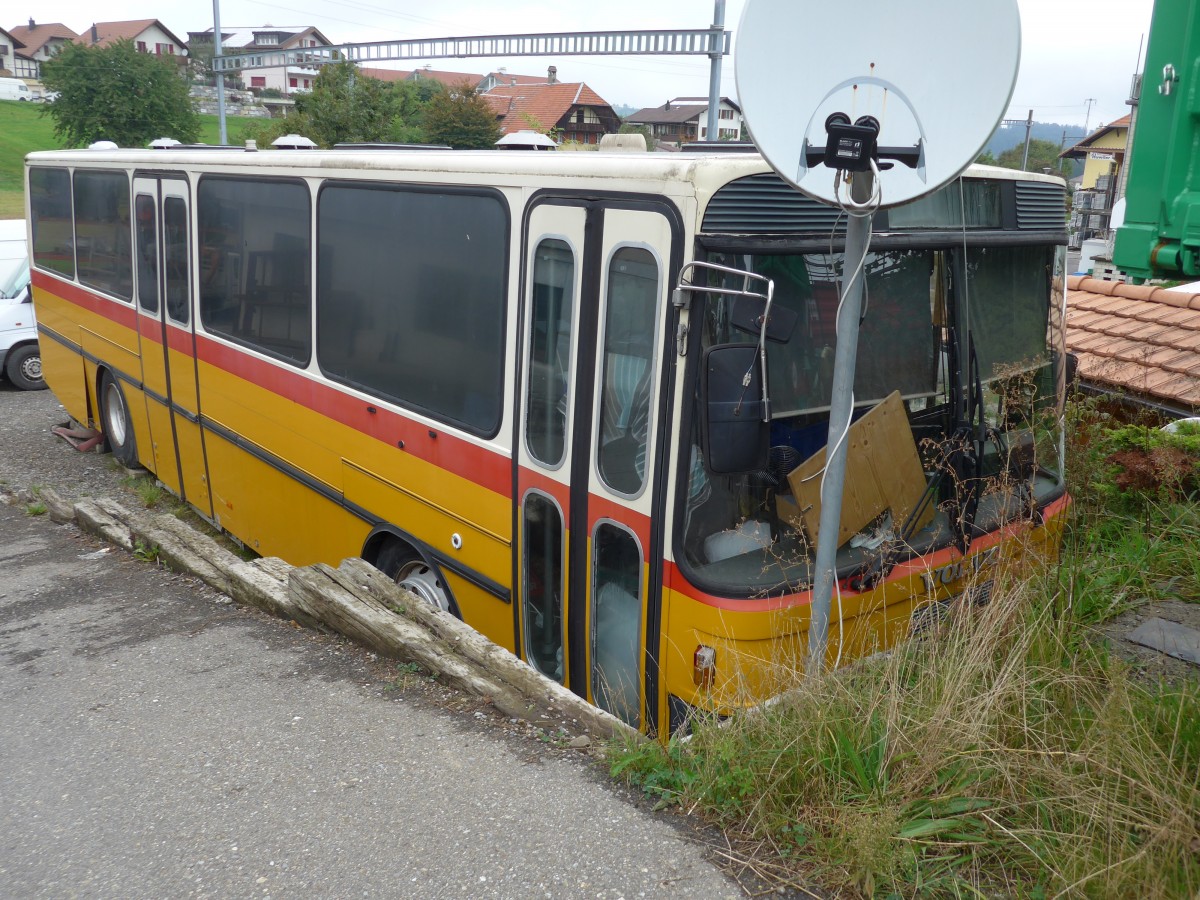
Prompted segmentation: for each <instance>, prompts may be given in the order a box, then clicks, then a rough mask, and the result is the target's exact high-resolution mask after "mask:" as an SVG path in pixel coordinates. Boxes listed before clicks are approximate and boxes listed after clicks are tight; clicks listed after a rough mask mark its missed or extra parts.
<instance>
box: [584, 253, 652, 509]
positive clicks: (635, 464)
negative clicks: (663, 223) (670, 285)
mask: <svg viewBox="0 0 1200 900" xmlns="http://www.w3.org/2000/svg"><path fill="white" fill-rule="evenodd" d="M657 297H658V264H657V262H656V261H655V259H654V256H653V254H651V253H650V251H649V250H645V249H643V248H641V247H622V248H621V249H620V250H618V251H617V252H616V253H615V254H613V258H612V261H611V262H610V263H609V275H608V308H607V311H606V313H605V321H604V353H603V357H602V359H603V366H604V371H603V375H602V378H601V385H602V386H603V388H602V392H601V396H600V434H599V446H598V447H597V463H598V465H599V469H600V477H601V478H603V479H604V482H605V484H607V485H608V486H609V487H610V488H612V489H613V490H614V491H617V492H619V493H623V494H630V495H632V494H637V493H638V492H639V491H641V489H642V485H643V484H644V483H645V478H646V444H647V441H648V440H649V436H650V401H651V389H652V386H653V382H654V366H653V365H652V362H653V358H654V334H655V327H654V326H655V321H654V312H655V308H656V306H657V303H656V300H657Z"/></svg>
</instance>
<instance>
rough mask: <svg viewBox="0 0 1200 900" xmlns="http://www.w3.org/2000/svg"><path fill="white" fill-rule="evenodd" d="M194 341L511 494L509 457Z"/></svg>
mask: <svg viewBox="0 0 1200 900" xmlns="http://www.w3.org/2000/svg"><path fill="white" fill-rule="evenodd" d="M196 342H197V353H198V356H199V358H200V359H201V360H202V361H204V362H206V363H209V364H211V365H214V366H216V367H217V368H219V369H223V370H224V371H226V372H229V373H230V374H231V375H234V376H236V377H238V378H241V379H243V380H244V381H248V382H251V383H252V384H255V385H258V386H259V387H261V388H264V389H266V390H268V391H270V392H271V393H273V394H276V395H278V396H280V397H282V398H284V399H286V400H291V401H292V402H294V403H297V404H299V405H300V406H303V407H305V408H306V409H311V410H313V411H314V412H316V413H318V414H320V415H322V416H325V417H326V418H328V419H332V420H333V421H335V422H339V423H341V424H343V425H345V426H347V427H349V428H353V429H354V430H356V431H359V432H361V433H362V434H365V435H367V436H368V437H372V438H375V439H376V440H379V441H382V442H383V443H386V444H389V445H390V446H392V447H396V446H397V445H398V444H399V442H401V441H403V443H404V452H405V453H409V454H412V455H413V456H415V457H417V459H420V460H423V461H425V462H428V463H431V464H432V465H435V466H437V467H438V468H441V469H445V470H446V471H448V472H453V473H454V474H456V475H458V476H460V477H462V478H465V479H467V480H468V481H471V482H473V483H475V484H478V485H480V486H481V487H484V488H487V489H488V490H490V491H494V492H495V493H497V494H500V495H501V496H503V497H505V498H508V499H511V498H512V470H511V462H510V460H509V458H508V456H506V455H504V454H501V453H496V452H494V451H491V450H487V449H486V448H484V447H479V446H477V445H475V444H472V443H470V442H469V441H465V440H463V439H462V438H459V437H456V436H454V435H453V434H451V433H449V431H448V430H447V429H448V426H442V425H427V424H425V423H422V422H417V421H414V420H412V419H409V418H408V417H406V416H403V415H400V414H398V413H395V412H392V411H391V410H389V409H386V408H384V407H383V406H382V405H381V404H380V402H379V401H373V400H361V399H359V398H357V397H352V396H350V395H349V394H344V393H342V392H341V391H340V390H338V389H337V388H335V387H332V386H330V385H326V384H322V383H320V382H318V381H315V380H313V379H312V378H309V377H306V376H305V375H303V374H302V373H301V372H299V371H293V370H290V369H287V368H285V367H284V366H280V365H277V364H274V363H269V362H267V361H265V360H261V359H258V358H257V357H254V356H251V355H250V354H249V353H246V352H245V351H242V350H237V349H234V348H233V347H230V346H227V345H225V344H223V343H220V342H219V341H215V340H213V339H212V338H209V337H206V336H204V335H200V334H198V335H196ZM201 400H202V401H203V398H201ZM370 409H374V410H375V412H373V413H372V412H369V410H370Z"/></svg>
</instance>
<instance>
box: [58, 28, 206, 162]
mask: <svg viewBox="0 0 1200 900" xmlns="http://www.w3.org/2000/svg"><path fill="white" fill-rule="evenodd" d="M42 84H44V85H45V86H46V89H47V90H48V91H57V92H58V99H56V100H55V101H54V102H53V103H51V104H48V105H47V106H46V107H45V114H47V115H49V116H51V117H52V118H53V119H54V134H55V136H56V137H57V138H58V139H59V141H61V142H62V144H63V145H64V146H66V147H85V146H87V145H88V144H91V143H93V142H94V141H100V140H108V141H114V142H115V143H117V144H118V145H119V146H122V147H142V146H145V145H146V144H148V143H150V141H152V140H154V139H155V138H160V137H169V138H174V139H175V140H177V141H182V142H183V143H185V144H186V143H192V142H194V141H195V140H196V139H197V138H198V137H199V134H200V121H199V119H198V117H197V116H196V110H195V108H194V107H193V106H192V99H191V97H189V96H188V85H187V81H186V80H185V79H184V77H183V75H182V73H181V72H180V68H179V66H178V65H177V61H176V59H175V57H168V56H155V55H152V54H149V53H139V52H138V51H137V50H136V49H135V48H134V46H133V42H132V41H127V40H122V41H117V42H116V43H114V44H110V45H108V46H107V47H86V46H84V45H83V44H65V45H64V46H63V48H62V50H60V51H59V52H58V54H56V55H55V56H54V57H53V58H51V59H48V60H46V61H45V62H44V63H42Z"/></svg>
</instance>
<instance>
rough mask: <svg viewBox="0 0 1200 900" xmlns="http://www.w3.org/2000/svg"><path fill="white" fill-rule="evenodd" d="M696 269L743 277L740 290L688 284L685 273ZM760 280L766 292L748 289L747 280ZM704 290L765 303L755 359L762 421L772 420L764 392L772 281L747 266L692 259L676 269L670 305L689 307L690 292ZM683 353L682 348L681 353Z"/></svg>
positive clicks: (681, 333)
mask: <svg viewBox="0 0 1200 900" xmlns="http://www.w3.org/2000/svg"><path fill="white" fill-rule="evenodd" d="M698 269H706V270H708V271H710V272H724V273H725V274H726V275H740V276H741V277H742V289H741V290H740V291H739V290H734V289H732V288H721V287H710V286H706V285H700V284H691V283H689V282H686V281H684V278H686V277H687V276H688V275H690V274H691V273H692V272H694V271H696V270H698ZM751 279H754V280H755V281H761V282H763V283H765V284H766V293H765V294H762V293H759V292H758V291H752V290H750V280H751ZM697 291H700V292H703V293H706V294H721V295H722V296H725V297H753V298H754V299H756V300H762V301H764V303H765V304H766V305H765V307H764V308H763V315H762V322H761V324H760V325H759V329H758V360H759V365H760V366H761V368H762V405H763V421H764V422H770V421H771V398H770V397H769V396H768V391H767V323H769V322H770V321H771V302H772V300H773V299H774V297H775V280H774V279H772V278H768V277H767V276H765V275H759V274H758V273H757V272H750V271H747V270H746V269H734V268H732V267H731V266H722V265H719V264H717V263H710V262H701V261H700V260H692V261H691V262H689V263H685V264H684V266H683V268H682V269H680V270H679V283H678V284H677V285H676V286H675V290H673V291H672V292H671V305H672V306H674V307H675V308H676V309H678V310H684V309H690V308H691V296H690V295H691V294H692V293H694V292H697ZM685 335H686V330H683V329H682V326H681V331H680V333H679V334H678V335H677V339H678V340H679V341H680V347H681V348H682V341H683V338H684V336H685ZM682 355H683V351H682V349H681V350H680V356H682Z"/></svg>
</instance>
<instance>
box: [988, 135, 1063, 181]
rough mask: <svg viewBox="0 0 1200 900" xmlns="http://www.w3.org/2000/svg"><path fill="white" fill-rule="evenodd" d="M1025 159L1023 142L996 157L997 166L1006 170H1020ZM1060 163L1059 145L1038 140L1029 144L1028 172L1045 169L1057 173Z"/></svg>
mask: <svg viewBox="0 0 1200 900" xmlns="http://www.w3.org/2000/svg"><path fill="white" fill-rule="evenodd" d="M1024 158H1025V142H1024V141H1022V142H1021V143H1020V144H1017V146H1015V147H1010V148H1009V149H1008V150H1005V151H1004V152H1003V153H1001V154H1000V155H999V156H998V157H996V162H995V165H997V166H1003V167H1004V168H1006V169H1019V168H1021V161H1022V160H1024ZM1059 162H1060V160H1059V158H1058V144H1056V143H1054V142H1053V141H1042V140H1038V139H1037V138H1034V139H1033V140H1031V141H1030V142H1029V162H1028V163H1027V164H1026V165H1025V171H1026V172H1041V171H1042V170H1043V169H1046V168H1049V169H1050V170H1051V171H1052V172H1055V173H1057V172H1058V171H1059Z"/></svg>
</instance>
